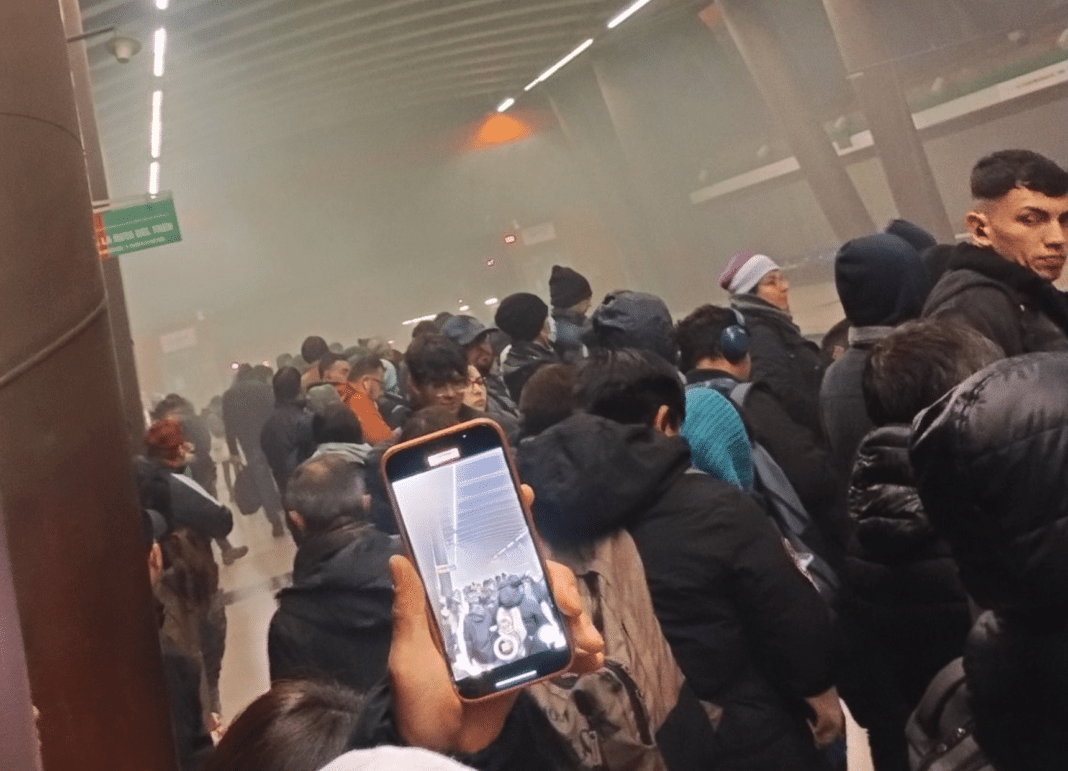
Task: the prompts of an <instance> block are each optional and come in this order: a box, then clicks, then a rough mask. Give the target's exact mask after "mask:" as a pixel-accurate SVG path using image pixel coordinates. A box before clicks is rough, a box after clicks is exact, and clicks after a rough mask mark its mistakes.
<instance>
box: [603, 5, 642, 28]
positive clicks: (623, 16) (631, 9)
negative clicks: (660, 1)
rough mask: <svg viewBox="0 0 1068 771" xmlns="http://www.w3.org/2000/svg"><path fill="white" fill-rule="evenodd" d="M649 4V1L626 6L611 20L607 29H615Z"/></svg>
mask: <svg viewBox="0 0 1068 771" xmlns="http://www.w3.org/2000/svg"><path fill="white" fill-rule="evenodd" d="M649 2H650V0H638V1H637V2H636V3H633V4H632V5H630V6H628V7H627V8H626V9H625V10H623V11H621V12H620V14H619V15H618V16H616V17H615V18H614V19H612V21H610V22H608V29H615V28H616V27H618V26H619V25H620V24H622V23H623V22H625V21H626V20H627V19H629V18H630V17H631V16H633V15H634V14H636V13H637V12H638V11H640V10H641V9H642V8H644V7H645V6H647V5H649Z"/></svg>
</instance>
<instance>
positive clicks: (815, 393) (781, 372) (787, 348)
mask: <svg viewBox="0 0 1068 771" xmlns="http://www.w3.org/2000/svg"><path fill="white" fill-rule="evenodd" d="M730 302H731V307H732V308H734V309H735V310H736V311H738V312H739V313H741V314H742V316H743V317H744V318H745V328H746V331H747V332H748V333H749V355H750V356H751V357H752V360H753V370H752V374H751V375H750V380H752V381H753V382H758V381H759V382H762V383H765V384H766V385H767V386H768V388H770V389H771V392H772V393H773V394H775V396H776V397H778V399H779V401H780V402H782V404H783V406H784V407H785V408H786V412H787V413H788V414H789V415H790V417H791V418H793V420H794V421H796V422H797V423H800V424H801V425H802V426H804V427H805V428H807V429H809V430H810V431H812V432H813V433H814V434H815V435H816V436H819V437H822V436H823V429H822V427H821V426H820V407H819V395H820V383H821V382H822V381H823V371H824V370H825V369H826V368H827V361H826V360H825V359H824V357H823V354H822V353H820V348H819V346H818V345H816V344H815V343H813V342H811V341H810V340H806V339H805V338H804V337H802V336H801V330H800V329H799V328H798V326H797V325H796V324H794V322H793V320H792V319H791V318H790V314H788V313H787V312H786V311H783V310H780V309H779V308H776V307H775V306H774V305H772V304H771V303H769V302H766V301H764V300H762V299H760V298H759V297H757V296H756V295H753V294H736V295H731V299H730Z"/></svg>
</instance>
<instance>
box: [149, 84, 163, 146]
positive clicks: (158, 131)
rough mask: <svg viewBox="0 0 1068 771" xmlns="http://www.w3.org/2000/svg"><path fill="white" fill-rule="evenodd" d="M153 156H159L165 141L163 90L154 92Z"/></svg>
mask: <svg viewBox="0 0 1068 771" xmlns="http://www.w3.org/2000/svg"><path fill="white" fill-rule="evenodd" d="M151 141H152V157H153V158H159V151H160V144H161V143H162V141H163V92H162V91H153V92H152V136H151Z"/></svg>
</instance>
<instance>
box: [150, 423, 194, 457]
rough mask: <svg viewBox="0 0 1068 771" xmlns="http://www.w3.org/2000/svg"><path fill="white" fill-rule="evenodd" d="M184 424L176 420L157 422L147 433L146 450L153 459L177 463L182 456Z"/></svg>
mask: <svg viewBox="0 0 1068 771" xmlns="http://www.w3.org/2000/svg"><path fill="white" fill-rule="evenodd" d="M184 444H185V437H184V436H183V435H182V424H181V423H179V422H178V421H177V420H175V419H174V418H163V419H162V420H157V421H156V422H155V423H153V424H152V425H151V426H149V427H148V431H147V432H145V448H146V449H147V451H148V454H149V455H150V456H152V457H153V458H159V459H160V460H163V461H170V462H173V461H177V460H178V459H179V458H180V457H181V456H182V445H184Z"/></svg>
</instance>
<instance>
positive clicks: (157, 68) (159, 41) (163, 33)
mask: <svg viewBox="0 0 1068 771" xmlns="http://www.w3.org/2000/svg"><path fill="white" fill-rule="evenodd" d="M166 48H167V30H166V29H164V28H163V27H160V28H159V29H157V30H156V46H155V54H156V58H155V61H154V63H153V65H152V72H153V73H154V74H155V75H156V77H157V78H159V77H162V76H163V52H164V50H165V49H166Z"/></svg>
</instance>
